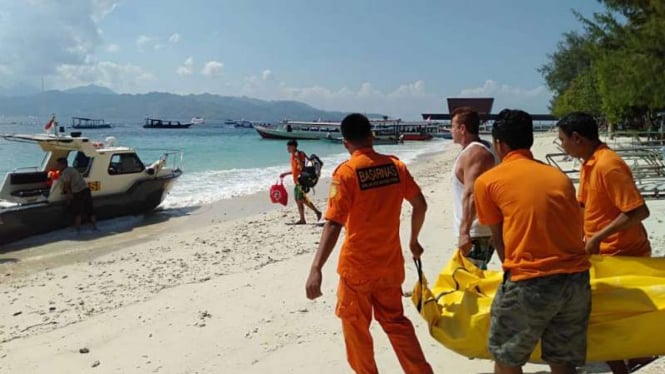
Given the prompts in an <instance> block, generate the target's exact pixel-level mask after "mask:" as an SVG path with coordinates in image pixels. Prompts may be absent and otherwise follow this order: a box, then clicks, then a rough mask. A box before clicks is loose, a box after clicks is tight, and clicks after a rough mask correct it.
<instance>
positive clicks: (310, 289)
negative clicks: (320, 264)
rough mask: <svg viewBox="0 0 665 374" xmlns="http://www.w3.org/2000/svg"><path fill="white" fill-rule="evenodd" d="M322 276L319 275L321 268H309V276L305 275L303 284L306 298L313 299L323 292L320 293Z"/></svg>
mask: <svg viewBox="0 0 665 374" xmlns="http://www.w3.org/2000/svg"><path fill="white" fill-rule="evenodd" d="M322 279H323V276H322V275H321V270H318V269H314V268H312V270H310V272H309V277H307V283H306V285H305V290H306V291H307V298H308V299H310V300H314V299H316V298H318V297H320V296H322V295H323V294H322V293H321V281H322Z"/></svg>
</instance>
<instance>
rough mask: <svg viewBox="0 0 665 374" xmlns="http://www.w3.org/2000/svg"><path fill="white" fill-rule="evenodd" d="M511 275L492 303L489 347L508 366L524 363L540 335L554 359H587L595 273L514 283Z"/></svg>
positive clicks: (576, 361) (558, 361) (545, 352)
mask: <svg viewBox="0 0 665 374" xmlns="http://www.w3.org/2000/svg"><path fill="white" fill-rule="evenodd" d="M509 278H510V277H509V276H508V275H506V276H505V279H504V282H503V284H502V285H501V287H499V289H498V290H497V293H496V296H494V302H493V303H492V311H491V322H490V334H489V350H490V352H491V353H492V355H493V356H494V359H495V360H496V361H498V362H500V363H502V364H504V365H508V366H516V367H517V366H522V365H524V364H525V363H526V362H527V361H528V359H529V356H530V355H531V353H532V352H533V350H534V349H535V347H536V344H537V343H538V341H539V340H541V339H542V352H543V354H542V358H543V361H545V362H547V363H550V364H568V365H574V366H582V365H584V362H585V361H586V340H587V326H588V324H589V313H590V312H591V287H590V285H589V272H588V271H585V272H581V273H574V274H557V275H550V276H545V277H541V278H533V279H528V280H523V281H517V282H513V281H511V280H510V279H509Z"/></svg>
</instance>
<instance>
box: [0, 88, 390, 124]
mask: <svg viewBox="0 0 665 374" xmlns="http://www.w3.org/2000/svg"><path fill="white" fill-rule="evenodd" d="M51 113H55V114H56V115H57V116H58V117H59V118H60V119H61V121H62V120H65V119H66V118H68V117H72V116H80V117H91V118H104V119H106V120H107V121H114V120H121V121H126V122H130V123H132V122H142V121H143V119H144V118H145V117H146V116H150V117H156V118H164V119H172V120H181V121H182V120H189V119H191V118H192V117H194V116H201V117H203V118H205V119H206V121H208V122H212V121H223V120H225V119H241V118H244V119H246V120H251V121H261V122H276V121H280V120H283V119H291V120H304V121H311V120H317V119H321V120H335V121H336V120H341V119H342V118H343V117H344V116H345V115H346V113H345V112H330V111H324V110H320V109H316V108H314V107H312V106H310V105H307V104H305V103H301V102H298V101H283V100H278V101H266V100H259V99H252V98H248V97H232V96H219V95H211V94H200V95H175V94H170V93H161V92H151V93H147V94H136V95H130V94H116V93H114V92H113V91H112V90H110V89H108V88H105V87H99V86H94V85H90V86H85V87H77V88H74V89H69V90H66V91H46V92H42V93H39V94H33V95H29V96H14V97H0V115H4V116H13V117H16V116H31V115H34V116H42V117H43V116H48V115H50V114H51ZM368 115H369V116H371V117H379V116H381V115H380V114H375V113H372V114H368Z"/></svg>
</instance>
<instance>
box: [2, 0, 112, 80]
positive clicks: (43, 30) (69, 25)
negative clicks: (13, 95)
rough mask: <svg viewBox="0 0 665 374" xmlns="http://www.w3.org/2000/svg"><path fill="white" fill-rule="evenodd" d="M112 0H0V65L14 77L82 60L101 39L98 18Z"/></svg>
mask: <svg viewBox="0 0 665 374" xmlns="http://www.w3.org/2000/svg"><path fill="white" fill-rule="evenodd" d="M114 6H115V2H113V1H101V0H92V1H76V2H74V1H64V2H54V1H36V0H33V1H9V0H0V8H1V9H2V15H1V16H0V17H1V18H2V22H0V45H1V46H2V53H0V65H5V66H8V67H9V68H10V69H11V70H12V71H13V72H14V74H15V75H14V77H12V79H13V80H20V79H25V78H30V79H32V78H33V77H36V76H37V77H38V76H43V75H49V74H53V73H54V72H55V67H56V66H58V65H60V64H82V63H85V61H86V59H89V56H91V55H94V52H95V49H96V48H98V47H99V46H100V45H101V44H102V43H103V40H102V36H101V31H100V30H99V28H98V26H97V22H98V21H99V20H100V19H102V18H103V17H104V16H106V15H107V14H109V13H110V12H111V11H112V10H113V8H114Z"/></svg>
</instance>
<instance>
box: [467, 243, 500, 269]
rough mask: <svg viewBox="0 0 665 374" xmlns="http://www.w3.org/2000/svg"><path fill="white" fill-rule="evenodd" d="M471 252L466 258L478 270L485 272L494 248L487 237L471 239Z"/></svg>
mask: <svg viewBox="0 0 665 374" xmlns="http://www.w3.org/2000/svg"><path fill="white" fill-rule="evenodd" d="M471 244H472V246H471V251H469V254H467V255H466V257H467V258H468V259H469V260H471V262H473V263H474V264H475V265H476V266H477V267H478V268H479V269H482V270H487V264H488V263H489V262H490V260H491V259H492V255H493V254H494V246H492V243H491V241H490V238H489V237H478V238H471Z"/></svg>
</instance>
